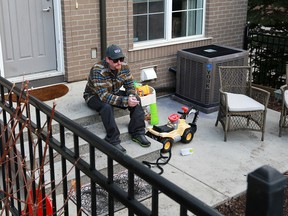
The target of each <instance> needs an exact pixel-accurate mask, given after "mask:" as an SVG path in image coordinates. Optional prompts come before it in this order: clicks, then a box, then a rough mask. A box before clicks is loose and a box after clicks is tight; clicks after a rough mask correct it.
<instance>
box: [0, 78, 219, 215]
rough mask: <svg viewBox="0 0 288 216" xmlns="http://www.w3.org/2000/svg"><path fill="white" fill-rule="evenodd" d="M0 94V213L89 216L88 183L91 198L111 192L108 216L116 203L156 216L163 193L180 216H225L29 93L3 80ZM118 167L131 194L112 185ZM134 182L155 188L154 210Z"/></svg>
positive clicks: (133, 211) (93, 207)
mask: <svg viewBox="0 0 288 216" xmlns="http://www.w3.org/2000/svg"><path fill="white" fill-rule="evenodd" d="M23 86H24V85H23ZM23 89H24V90H23ZM0 91H1V101H0V105H1V109H2V115H1V120H2V123H1V131H2V135H3V134H4V137H3V136H2V139H1V140H0V141H1V142H0V143H1V145H0V153H1V156H2V157H1V162H2V164H1V174H2V180H1V182H2V183H1V184H0V189H1V190H0V191H1V193H0V197H1V201H2V202H1V208H2V209H5V210H6V211H5V212H6V215H8V214H9V211H10V212H13V214H14V215H21V214H25V213H27V214H29V215H31V214H32V213H36V214H38V215H51V214H53V215H59V214H64V215H67V216H68V215H71V213H72V214H73V213H74V214H75V211H77V215H81V214H83V212H84V213H85V209H84V208H83V203H82V202H81V198H83V196H82V194H81V188H82V187H83V184H87V183H89V185H90V193H91V194H94V195H95V194H97V193H98V188H99V187H100V188H101V189H102V190H105V191H106V192H107V194H108V200H107V203H108V210H107V211H108V212H107V214H109V215H114V211H115V209H114V203H115V201H116V200H118V201H121V203H122V204H123V205H124V206H125V207H127V208H128V211H129V215H133V214H137V215H158V213H159V208H161V206H160V204H159V192H161V193H163V194H165V195H167V196H168V197H170V198H171V199H172V200H174V202H175V205H178V206H179V209H180V210H179V211H180V212H179V215H187V212H193V213H194V214H196V215H221V214H220V213H219V212H218V211H216V210H215V209H213V208H212V207H210V206H208V205H206V204H205V203H203V202H201V201H200V200H198V199H197V198H196V197H194V196H192V195H191V194H189V193H187V192H186V191H184V190H183V189H181V188H179V187H178V186H176V185H175V184H173V183H171V182H169V181H168V180H166V179H165V178H163V177H162V176H160V175H158V174H157V173H155V172H153V171H151V170H150V169H149V168H147V167H146V166H145V165H143V164H141V163H140V162H137V161H135V160H134V159H133V158H131V157H129V156H128V155H126V154H123V153H122V152H119V151H118V150H116V149H115V148H114V147H113V146H111V145H109V144H107V143H106V142H105V141H104V140H103V139H101V138H99V137H98V136H96V135H95V134H93V133H91V132H89V131H88V130H86V129H84V128H83V127H82V126H80V125H78V124H77V123H75V122H73V121H72V120H70V119H68V118H67V117H65V116H64V115H62V114H61V113H59V112H57V111H55V109H54V108H53V107H49V106H48V105H46V104H45V103H42V102H41V101H39V100H38V99H37V98H35V97H33V96H29V95H28V94H29V93H28V94H27V91H25V87H23V88H22V89H19V88H17V87H15V86H13V84H12V83H10V82H9V81H7V80H6V79H4V78H2V77H0ZM9 92H10V94H8V93H9ZM11 93H13V95H12V94H11ZM15 96H16V99H15ZM21 98H22V100H20V99H21ZM25 99H26V100H25ZM13 101H14V102H13ZM54 107H55V106H54ZM52 125H53V126H52ZM69 137H70V138H72V139H71V140H72V145H73V146H72V147H71V146H69V145H70V144H69V143H70V140H68V138H69ZM83 142H86V143H88V144H89V153H88V154H87V155H86V156H85V157H84V156H83V155H82V153H81V151H82V149H81V148H80V147H79V146H80V143H83ZM97 151H100V152H102V153H104V155H105V157H106V160H107V161H106V165H107V169H106V171H103V169H102V170H100V169H98V168H97V165H99V163H100V160H101V161H103V160H105V157H101V158H97V154H96V152H97ZM3 156H4V159H3ZM115 163H118V164H120V165H121V167H122V168H123V169H125V170H127V172H128V178H127V182H128V189H127V190H124V189H123V188H122V187H121V185H118V184H116V183H115V182H114V179H113V178H114V174H115V173H114V165H115ZM57 164H58V165H57ZM136 176H137V177H139V178H141V179H142V180H143V181H145V182H147V184H149V185H150V186H151V188H152V196H151V200H152V202H151V203H152V204H151V206H150V207H147V206H145V205H143V204H142V203H141V201H139V200H137V199H136V198H135V193H134V187H135V185H134V180H135V177H136ZM72 198H73V199H72ZM71 200H72V201H73V202H70V201H71ZM33 203H34V204H33ZM35 203H36V204H35ZM37 203H38V204H39V205H37ZM96 203H97V196H91V204H90V212H89V214H91V215H97V205H96ZM35 206H36V207H35ZM73 206H74V209H75V206H76V210H73V212H71V211H72V210H71V209H72V208H73ZM86 212H87V211H86ZM36 214H35V215H36ZM33 215H34V214H33Z"/></svg>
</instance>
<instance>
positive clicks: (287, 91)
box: [279, 79, 288, 137]
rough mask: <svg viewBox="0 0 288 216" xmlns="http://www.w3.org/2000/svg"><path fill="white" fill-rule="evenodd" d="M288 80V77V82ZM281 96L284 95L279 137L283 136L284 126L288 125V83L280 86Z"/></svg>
mask: <svg viewBox="0 0 288 216" xmlns="http://www.w3.org/2000/svg"><path fill="white" fill-rule="evenodd" d="M287 82H288V80H287V79H286V83H287ZM280 90H281V96H282V109H281V113H280V120H279V137H281V136H282V128H287V127H288V115H287V109H288V83H287V84H285V85H283V86H281V87H280Z"/></svg>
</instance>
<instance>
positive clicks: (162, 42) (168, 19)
mask: <svg viewBox="0 0 288 216" xmlns="http://www.w3.org/2000/svg"><path fill="white" fill-rule="evenodd" d="M164 7H165V11H169V12H172V0H171V1H168V4H167V1H165V5H164ZM203 14H204V16H203V22H202V34H201V35H193V36H188V37H179V38H172V35H171V34H172V32H171V25H168V24H167V23H172V14H169V13H165V26H164V30H165V38H167V39H158V40H149V41H140V42H133V50H141V49H146V48H153V47H162V46H167V45H173V44H181V43H187V42H191V41H201V40H207V39H210V38H211V37H205V21H206V0H203Z"/></svg>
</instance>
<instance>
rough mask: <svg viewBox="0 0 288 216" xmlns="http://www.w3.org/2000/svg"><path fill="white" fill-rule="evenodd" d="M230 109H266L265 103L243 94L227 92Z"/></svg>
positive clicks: (239, 110)
mask: <svg viewBox="0 0 288 216" xmlns="http://www.w3.org/2000/svg"><path fill="white" fill-rule="evenodd" d="M227 100H228V101H227V103H228V109H229V111H232V112H245V111H257V110H264V109H265V107H264V105H263V104H261V103H259V102H258V101H256V100H254V99H252V98H251V97H248V96H247V95H243V94H233V93H227Z"/></svg>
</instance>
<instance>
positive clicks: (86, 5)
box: [62, 0, 100, 82]
mask: <svg viewBox="0 0 288 216" xmlns="http://www.w3.org/2000/svg"><path fill="white" fill-rule="evenodd" d="M76 2H77V1H76V0H75V1H70V0H64V1H62V14H63V17H62V22H63V39H64V53H65V54H64V55H65V79H66V81H68V82H72V81H78V80H83V79H86V77H87V74H88V72H89V70H90V68H91V66H92V65H93V63H94V62H95V61H96V59H91V48H93V47H97V50H98V52H97V55H98V56H99V55H100V18H99V3H98V1H97V0H81V1H79V0H78V9H77V8H76Z"/></svg>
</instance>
